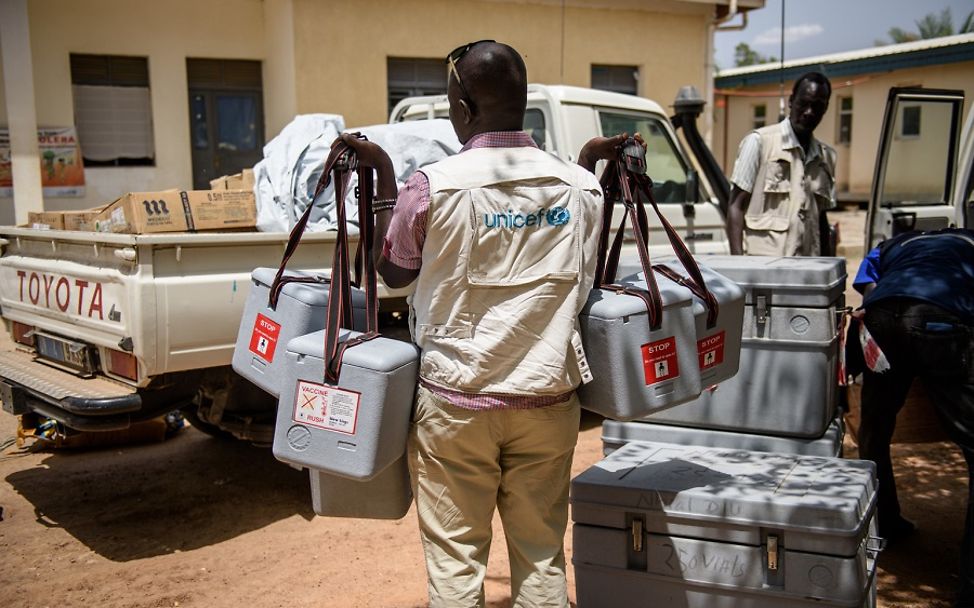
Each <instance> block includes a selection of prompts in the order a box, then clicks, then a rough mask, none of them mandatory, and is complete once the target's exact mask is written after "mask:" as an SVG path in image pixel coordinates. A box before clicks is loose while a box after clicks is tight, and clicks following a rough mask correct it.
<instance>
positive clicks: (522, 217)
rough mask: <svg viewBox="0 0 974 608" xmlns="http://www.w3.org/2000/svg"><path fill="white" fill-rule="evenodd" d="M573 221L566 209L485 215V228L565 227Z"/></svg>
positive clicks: (553, 208)
mask: <svg viewBox="0 0 974 608" xmlns="http://www.w3.org/2000/svg"><path fill="white" fill-rule="evenodd" d="M571 219H572V214H571V212H570V211H569V210H568V209H566V208H565V207H552V208H551V209H538V211H537V213H528V214H524V213H514V212H513V211H512V210H508V211H507V213H494V214H488V213H485V214H484V226H487V227H488V228H526V227H532V226H533V227H536V228H540V227H541V226H544V225H546V224H547V225H548V226H554V227H558V226H564V225H565V224H567V223H568V222H569V221H571Z"/></svg>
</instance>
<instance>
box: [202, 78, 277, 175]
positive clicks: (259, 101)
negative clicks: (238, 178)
mask: <svg viewBox="0 0 974 608" xmlns="http://www.w3.org/2000/svg"><path fill="white" fill-rule="evenodd" d="M186 74H187V81H188V84H189V126H190V137H191V143H192V157H193V188H194V189H197V190H207V189H209V187H210V180H211V179H215V178H217V177H220V176H221V175H230V174H233V173H238V172H240V171H241V170H242V169H245V168H250V167H253V166H254V165H255V164H256V163H257V162H258V161H259V160H260V159H261V156H262V151H263V147H264V104H263V85H262V82H261V70H260V62H259V61H245V60H237V59H187V60H186Z"/></svg>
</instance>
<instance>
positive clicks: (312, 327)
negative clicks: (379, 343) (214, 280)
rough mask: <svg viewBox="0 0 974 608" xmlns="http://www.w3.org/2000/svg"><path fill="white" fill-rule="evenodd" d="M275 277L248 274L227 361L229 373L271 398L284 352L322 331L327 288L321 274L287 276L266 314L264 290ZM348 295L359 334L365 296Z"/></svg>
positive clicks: (266, 272) (269, 272) (270, 271)
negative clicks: (234, 340)
mask: <svg viewBox="0 0 974 608" xmlns="http://www.w3.org/2000/svg"><path fill="white" fill-rule="evenodd" d="M277 272H278V269H277V268H257V269H255V270H254V271H253V273H251V281H250V293H249V294H248V295H247V302H246V304H245V305H244V313H243V317H242V318H241V321H240V329H239V330H238V332H237V343H236V346H235V347H234V349H233V360H232V365H233V370H234V371H235V372H237V373H238V374H240V375H241V376H243V377H244V378H246V379H247V380H250V381H251V382H253V383H254V384H256V385H257V386H259V387H260V388H262V389H264V390H265V391H267V392H268V393H270V394H271V395H273V396H275V397H279V396H280V394H281V390H282V388H283V387H282V386H281V379H282V378H283V377H284V374H283V372H284V347H285V346H287V343H288V342H290V341H291V340H292V339H294V338H296V337H298V336H303V335H305V334H309V333H311V332H313V331H318V330H319V329H322V328H324V327H325V320H326V318H327V317H328V291H329V287H330V285H329V283H328V279H327V277H325V276H324V275H322V274H314V273H310V272H302V271H293V270H289V271H287V272H285V273H284V286H283V287H282V288H281V290H280V295H279V296H278V300H277V306H276V307H274V308H271V306H270V304H269V301H270V290H271V285H272V284H273V283H274V277H275V276H276V275H277ZM351 294H352V326H353V329H356V330H364V329H365V292H363V291H362V290H360V289H355V288H353V289H352V290H351Z"/></svg>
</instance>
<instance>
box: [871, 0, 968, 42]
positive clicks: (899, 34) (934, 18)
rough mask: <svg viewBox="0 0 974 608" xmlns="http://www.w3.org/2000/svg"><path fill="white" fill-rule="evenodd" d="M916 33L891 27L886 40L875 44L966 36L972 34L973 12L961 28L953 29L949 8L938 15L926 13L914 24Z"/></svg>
mask: <svg viewBox="0 0 974 608" xmlns="http://www.w3.org/2000/svg"><path fill="white" fill-rule="evenodd" d="M914 25H916V31H908V30H905V29H903V28H901V27H891V28H889V32H887V35H888V36H889V41H887V40H877V41H876V44H879V45H882V44H889V43H890V42H892V43H893V44H898V43H900V42H913V41H915V40H929V39H930V38H940V37H942V36H953V35H954V34H967V33H969V32H974V11H971V13H970V14H968V15H967V17H966V18H965V19H964V22H963V23H961V26H960V27H959V28H957V29H956V30H955V29H954V18H953V15H951V13H950V7H947V8H945V9H944V10H942V11H941V12H940V13H927V14H926V15H924V16H923V17H922V18H921V19H918V20H916V21H915V22H914Z"/></svg>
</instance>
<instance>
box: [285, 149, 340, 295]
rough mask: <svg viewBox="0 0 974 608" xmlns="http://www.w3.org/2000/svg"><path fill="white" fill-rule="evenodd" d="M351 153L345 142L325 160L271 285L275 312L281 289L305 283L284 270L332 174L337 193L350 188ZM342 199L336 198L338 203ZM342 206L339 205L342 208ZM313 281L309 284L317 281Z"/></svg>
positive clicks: (289, 237)
mask: <svg viewBox="0 0 974 608" xmlns="http://www.w3.org/2000/svg"><path fill="white" fill-rule="evenodd" d="M349 152H350V148H349V147H348V146H347V145H345V144H344V143H343V142H339V143H338V145H336V146H334V147H333V148H332V149H331V152H330V153H329V154H328V158H327V159H326V160H325V167H324V170H322V172H321V177H319V178H318V184H317V185H316V186H315V193H314V196H312V197H311V202H310V203H309V204H308V208H307V209H305V210H304V213H302V214H301V217H300V218H298V221H297V223H295V224H294V227H293V228H291V234H290V235H289V236H288V239H287V245H286V246H285V247H284V257H283V258H282V259H281V265H280V267H278V269H277V274H276V275H275V276H274V282H273V283H271V288H270V295H269V297H268V301H267V305H268V306H269V307H270V308H271V309H272V310H273V309H275V308H277V300H278V298H280V295H281V289H282V288H283V287H284V285H285V284H287V283H289V282H305V281H296V279H295V278H290V277H289V278H285V277H284V269H285V268H286V267H287V263H288V260H290V259H291V256H292V255H294V251H295V250H296V249H297V248H298V243H299V242H300V240H301V236H302V235H303V234H304V230H305V228H307V226H308V219H309V218H310V217H311V211H312V210H313V209H314V201H315V199H316V198H318V195H319V194H320V193H321V192H322V190H324V189H325V188H327V187H328V184H329V182H330V181H331V179H332V173H334V177H335V191H336V193H337V191H338V183H339V182H342V181H344V183H345V187H344V189H346V190H347V188H348V180H349V178H350V177H351V172H350V171H349V166H348V160H347V158H346V157H347V155H348V154H349ZM341 200H342V199H339V198H336V203H337V202H338V201H341ZM340 206H341V205H339V207H340ZM308 278H309V279H311V280H310V281H307V282H312V281H315V279H313V278H311V277H308Z"/></svg>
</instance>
